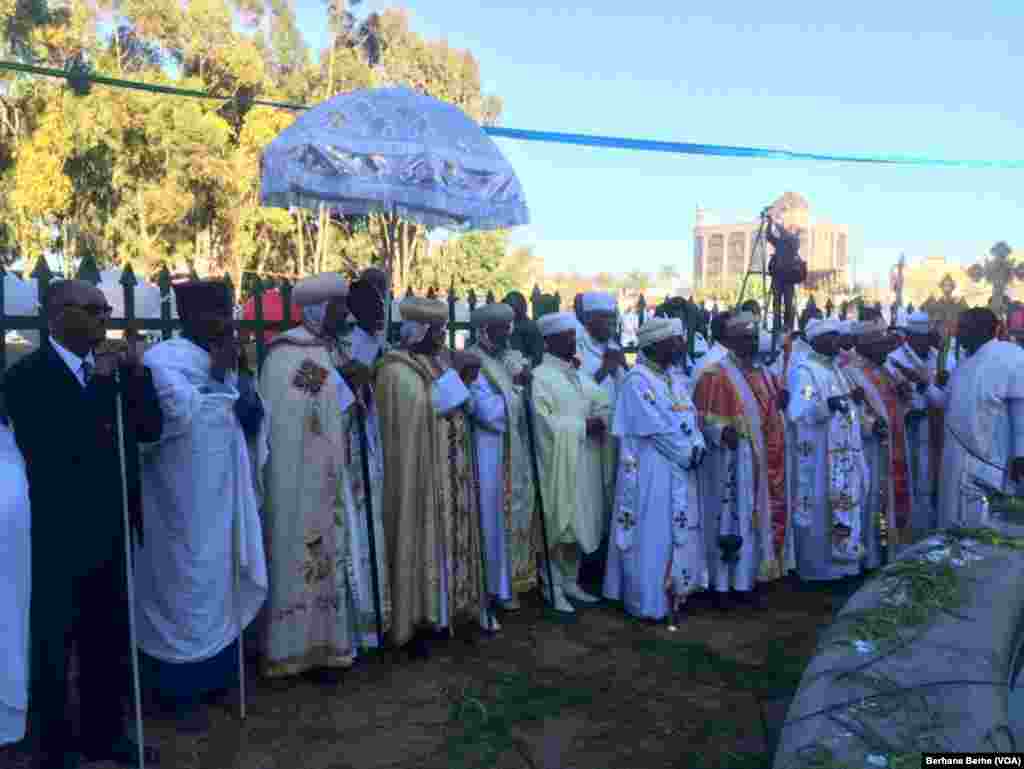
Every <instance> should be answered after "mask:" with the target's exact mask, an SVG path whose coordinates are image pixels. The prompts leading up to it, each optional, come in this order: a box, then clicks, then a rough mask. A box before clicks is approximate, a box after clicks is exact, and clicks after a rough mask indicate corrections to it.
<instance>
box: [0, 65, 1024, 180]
mask: <svg viewBox="0 0 1024 769" xmlns="http://www.w3.org/2000/svg"><path fill="white" fill-rule="evenodd" d="M4 70H7V71H11V72H19V73H22V74H26V75H42V76H44V77H58V78H64V79H66V80H68V81H69V82H72V84H73V85H74V83H75V82H77V83H78V86H79V87H81V85H82V84H83V83H86V82H90V83H97V84H99V85H105V86H110V87H113V88H130V89H135V90H140V91H150V92H153V93H163V94H171V95H176V96H186V97H192V98H198V99H217V100H221V101H230V99H229V98H227V97H223V96H214V95H212V94H208V93H204V92H202V91H192V90H187V89H183V88H175V87H174V86H168V85H163V84H157V83H144V82H139V81H135V80H124V79H122V78H113V77H106V76H104V75H99V74H96V73H93V72H91V71H89V70H88V69H87V68H86V69H82V70H80V71H79V70H77V69H63V70H61V69H54V68H52V67H40V66H37V65H33V64H25V63H23V62H14V61H0V71H4ZM252 103H253V104H260V105H264V106H267V107H276V108H278V109H287V110H295V111H301V110H305V109H309V107H308V106H306V105H304V104H288V103H285V102H276V101H266V100H263V99H254V100H253V101H252ZM483 130H484V131H485V132H486V133H487V134H488V135H490V136H493V137H494V138H498V139H514V140H516V141H530V142H547V143H550V144H572V145H575V146H577V147H600V148H602V149H618V150H638V151H641V152H671V153H674V154H678V155H710V156H714V157H726V158H763V159H765V160H802V161H812V162H826V163H872V164H876V165H878V164H888V165H903V166H933V167H940V168H1002V169H1016V170H1019V169H1024V160H938V159H934V158H925V157H915V156H912V155H823V154H817V153H813V152H791V151H789V150H771V149H762V148H759V147H726V146H722V145H720V144H691V143H689V142H663V141H652V140H649V139H622V138H616V137H613V136H589V135H587V134H569V133H558V132H555V131H526V130H522V129H518V128H497V127H494V126H484V129H483Z"/></svg>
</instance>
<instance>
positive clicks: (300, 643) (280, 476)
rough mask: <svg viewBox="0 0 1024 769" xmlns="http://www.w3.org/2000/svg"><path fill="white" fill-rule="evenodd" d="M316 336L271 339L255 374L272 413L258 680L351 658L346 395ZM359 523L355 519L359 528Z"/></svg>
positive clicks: (300, 331) (298, 333) (349, 398)
mask: <svg viewBox="0 0 1024 769" xmlns="http://www.w3.org/2000/svg"><path fill="white" fill-rule="evenodd" d="M334 363H335V362H334V360H332V355H331V351H330V350H329V349H328V347H327V345H326V344H325V343H324V342H323V340H321V339H318V338H317V337H315V336H314V335H313V334H311V333H310V332H309V331H308V330H306V329H305V328H303V327H299V328H294V329H292V330H290V331H288V332H286V333H284V334H281V335H280V336H278V337H276V338H275V339H274V340H273V341H272V342H271V346H270V351H269V355H268V356H267V359H266V362H265V363H264V364H263V371H262V373H261V387H260V389H261V391H262V393H263V395H264V398H265V399H266V402H267V405H268V406H269V408H270V412H271V414H272V415H273V417H272V420H271V425H270V462H269V463H268V465H267V469H266V481H267V492H268V493H267V499H266V502H265V505H264V510H263V526H264V535H265V537H266V552H267V564H268V570H269V573H270V593H269V596H268V599H267V611H266V615H265V623H264V624H265V627H263V628H261V630H262V631H263V632H262V634H261V635H262V636H263V638H262V641H263V646H264V651H265V659H264V660H263V674H264V675H265V676H267V677H279V676H289V675H297V674H300V673H303V672H305V671H307V670H312V669H316V668H323V667H340V668H345V667H349V666H350V665H351V664H352V662H353V661H354V659H355V656H356V640H355V638H354V635H355V628H354V618H353V613H354V606H353V605H352V604H353V603H354V601H353V597H354V596H353V592H352V590H351V587H350V585H349V572H350V568H351V563H352V561H353V560H354V556H355V553H354V550H353V547H352V541H351V536H350V532H351V526H352V524H353V523H355V524H357V525H358V521H354V520H352V515H351V511H350V510H349V505H348V504H347V502H348V497H349V495H348V494H346V493H345V489H346V487H347V486H349V485H351V483H352V479H350V478H349V476H348V466H347V465H346V463H345V454H346V452H351V446H350V445H349V441H348V437H349V436H348V435H347V434H346V433H345V431H344V428H343V425H342V420H343V418H344V415H345V413H346V412H347V411H348V410H349V409H350V407H351V406H352V404H353V402H354V400H355V398H354V396H353V395H352V392H351V390H349V388H348V385H347V384H346V383H345V381H344V380H343V379H342V378H341V376H340V375H339V374H338V372H337V371H336V368H335V365H334ZM363 525H364V526H365V522H364V523H363Z"/></svg>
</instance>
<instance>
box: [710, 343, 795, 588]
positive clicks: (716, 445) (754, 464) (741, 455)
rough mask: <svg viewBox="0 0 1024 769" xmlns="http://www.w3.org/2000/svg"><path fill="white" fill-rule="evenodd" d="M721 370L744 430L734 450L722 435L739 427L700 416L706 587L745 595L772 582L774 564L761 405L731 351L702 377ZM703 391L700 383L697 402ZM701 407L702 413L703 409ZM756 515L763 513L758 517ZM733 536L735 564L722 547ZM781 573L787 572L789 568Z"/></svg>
mask: <svg viewBox="0 0 1024 769" xmlns="http://www.w3.org/2000/svg"><path fill="white" fill-rule="evenodd" d="M718 370H720V371H721V375H722V376H726V377H728V379H729V382H730V383H731V386H732V387H733V388H734V390H735V391H736V393H737V394H738V396H739V401H740V404H741V405H742V409H743V414H742V420H741V421H742V422H743V426H742V427H739V428H737V433H738V438H739V444H738V446H737V449H736V450H735V451H733V450H732V449H730V448H729V447H728V446H726V445H725V444H724V443H723V442H722V433H723V432H724V430H725V428H726V427H728V426H732V427H736V425H728V424H725V423H721V422H717V421H716V419H715V416H716V415H713V414H701V417H702V421H703V434H704V439H705V441H706V442H707V446H708V455H707V458H706V459H705V460H704V464H703V465H702V466H701V468H700V471H699V472H700V477H699V483H700V485H701V501H702V507H703V516H704V520H703V524H702V525H703V528H704V540H705V548H706V551H705V552H706V554H707V568H708V582H709V585H710V587H711V589H713V590H715V591H717V592H720V593H724V592H728V591H729V590H737V591H741V592H746V591H750V590H753V589H754V587H755V586H756V584H757V582H758V581H759V580H761V579H773V578H774V575H771V574H770V572H771V570H772V566H773V563H774V562H775V560H776V559H775V545H774V542H773V540H772V521H771V514H770V512H769V511H770V510H771V504H770V501H769V494H768V484H767V482H766V479H767V477H768V470H769V468H768V464H767V461H768V460H767V453H766V451H765V447H764V431H763V428H762V427H761V409H760V406H759V405H758V402H757V399H756V398H755V396H754V394H753V393H752V392H751V389H750V386H749V385H748V384H747V381H746V377H745V376H744V375H743V372H742V371H740V369H739V367H738V366H737V365H736V364H735V363H734V359H733V356H732V355H730V354H729V353H728V351H726V355H725V357H723V358H722V359H721V360H720V361H719V364H718V367H717V369H716V370H715V371H707V370H705V372H704V373H703V374H702V376H709V375H712V374H717V373H718ZM699 388H700V380H697V382H696V384H695V385H694V395H695V399H696V396H697V395H698V389H699ZM698 406H699V408H704V404H698ZM755 511H764V512H757V515H755ZM758 516H759V517H758ZM730 535H732V536H739V537H741V538H742V540H743V541H742V545H741V547H740V550H739V552H738V553H737V555H738V560H737V561H736V562H734V563H726V562H725V561H723V560H722V550H721V548H720V546H719V539H720V538H721V537H724V536H730ZM787 561H788V558H787ZM779 568H780V569H783V570H784V569H785V566H783V565H779Z"/></svg>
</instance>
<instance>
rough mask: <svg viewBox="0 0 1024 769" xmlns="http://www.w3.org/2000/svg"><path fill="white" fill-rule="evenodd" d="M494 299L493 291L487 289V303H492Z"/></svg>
mask: <svg viewBox="0 0 1024 769" xmlns="http://www.w3.org/2000/svg"><path fill="white" fill-rule="evenodd" d="M495 301H496V300H495V298H494V291H488V292H487V304H494V302H495Z"/></svg>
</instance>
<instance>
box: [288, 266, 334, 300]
mask: <svg viewBox="0 0 1024 769" xmlns="http://www.w3.org/2000/svg"><path fill="white" fill-rule="evenodd" d="M343 296H348V284H347V283H346V282H345V281H344V280H343V279H342V277H341V276H340V275H338V273H336V272H325V273H323V274H321V275H314V276H313V277H311V278H303V279H302V280H300V281H299V282H298V283H296V284H295V288H294V289H293V290H292V301H293V302H295V304H297V305H298V306H299V307H309V306H311V305H316V304H324V303H325V302H329V301H331V300H332V299H337V298H340V297H343Z"/></svg>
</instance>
